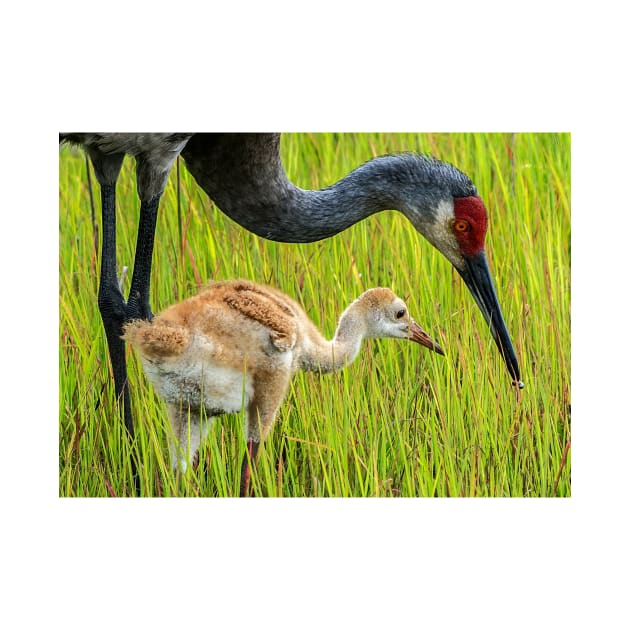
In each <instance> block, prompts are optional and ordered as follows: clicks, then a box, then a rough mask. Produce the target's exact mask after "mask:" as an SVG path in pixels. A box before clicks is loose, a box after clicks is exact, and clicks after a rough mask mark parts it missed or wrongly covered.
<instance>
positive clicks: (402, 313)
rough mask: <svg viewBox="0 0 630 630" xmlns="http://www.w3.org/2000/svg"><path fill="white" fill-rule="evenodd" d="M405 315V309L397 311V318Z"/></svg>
mask: <svg viewBox="0 0 630 630" xmlns="http://www.w3.org/2000/svg"><path fill="white" fill-rule="evenodd" d="M404 316H405V309H404V308H401V309H400V310H399V311H398V312H397V313H396V319H400V318H401V317H404Z"/></svg>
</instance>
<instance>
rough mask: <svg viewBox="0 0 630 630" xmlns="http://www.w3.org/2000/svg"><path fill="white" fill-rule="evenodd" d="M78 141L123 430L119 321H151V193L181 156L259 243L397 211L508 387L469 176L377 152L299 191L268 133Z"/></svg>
mask: <svg viewBox="0 0 630 630" xmlns="http://www.w3.org/2000/svg"><path fill="white" fill-rule="evenodd" d="M60 142H70V143H74V144H80V145H83V146H84V147H85V149H86V151H87V153H88V154H89V156H90V159H91V161H92V164H93V166H94V171H95V173H96V177H97V179H98V182H99V184H100V187H101V204H102V216H103V235H102V249H101V275H100V285H99V292H98V304H99V309H100V313H101V317H102V320H103V326H104V328H105V333H106V336H107V342H108V346H109V354H110V358H111V362H112V370H113V374H114V384H115V389H116V395H117V398H118V399H120V398H121V397H122V399H123V414H124V419H125V424H126V425H127V428H128V430H129V432H130V434H131V435H133V421H132V415H131V406H130V403H129V389H128V387H127V366H126V362H125V351H124V342H123V340H122V339H121V334H122V327H123V324H124V323H125V322H128V321H130V320H132V319H137V318H144V319H150V318H151V307H150V305H149V289H150V279H151V257H152V254H153V241H154V235H155V225H156V217H157V210H158V204H159V200H160V197H161V195H162V192H163V190H164V186H165V184H166V180H167V178H168V174H169V172H170V169H171V167H172V165H173V162H174V161H175V159H176V157H177V156H178V155H179V154H180V153H181V155H182V157H183V158H184V161H185V162H186V166H187V167H188V170H189V171H190V172H191V173H192V175H193V176H194V178H195V179H196V181H197V183H198V184H199V185H200V186H201V187H202V188H203V189H204V190H205V191H206V192H207V193H208V195H209V196H210V198H211V199H212V200H213V201H214V202H215V204H216V205H217V206H218V207H219V208H220V209H221V210H222V211H223V212H224V213H225V214H227V215H228V216H229V217H231V218H232V219H233V220H234V221H236V222H237V223H239V224H240V225H242V226H243V227H244V228H246V229H247V230H250V231H251V232H254V233H255V234H258V235H259V236H262V237H264V238H267V239H271V240H275V241H283V242H291V243H306V242H312V241H317V240H320V239H324V238H327V237H329V236H332V235H333V234H336V233H338V232H340V231H342V230H344V229H346V228H348V227H350V226H351V225H353V224H354V223H357V222H358V221H361V220H362V219H365V218H366V217H368V216H370V215H372V214H374V213H376V212H379V211H382V210H399V211H400V212H402V213H403V214H404V215H405V216H406V217H407V218H408V219H409V220H410V221H411V223H412V224H413V226H414V227H415V228H416V229H417V230H418V231H419V232H420V233H421V234H423V235H424V236H425V237H426V238H427V240H428V241H429V242H430V243H432V244H433V245H434V246H435V247H436V248H437V249H438V250H440V251H441V252H442V254H444V256H446V258H448V260H449V261H450V262H451V263H452V264H453V266H454V267H455V269H457V271H458V272H459V274H460V275H461V276H462V278H463V279H464V282H465V283H466V285H467V286H468V288H469V289H470V292H471V293H472V295H473V297H474V299H475V301H476V302H477V304H478V306H479V308H480V309H481V312H482V313H483V315H484V317H485V319H486V321H487V322H488V325H489V327H490V330H491V332H492V335H493V337H494V339H495V341H496V343H497V346H498V348H499V351H500V352H501V354H502V356H503V359H504V361H505V364H506V366H507V369H508V371H509V373H510V375H511V376H512V379H513V380H514V382H515V383H518V385H519V386H520V387H522V383H521V382H520V371H519V366H518V361H517V359H516V355H515V353H514V348H513V346H512V341H511V339H510V335H509V333H508V331H507V328H506V325H505V322H504V320H503V315H502V314H501V309H500V307H499V302H498V300H497V297H496V292H495V289H494V285H493V281H492V276H491V274H490V271H489V268H488V264H487V261H486V256H485V253H484V242H485V235H486V229H487V221H488V219H487V214H486V209H485V206H484V204H483V201H482V200H481V198H480V197H479V195H478V194H477V189H476V188H475V186H474V184H473V183H472V181H471V180H470V178H469V177H468V176H467V175H465V174H464V173H462V172H461V171H460V170H458V169H457V168H455V167H454V166H451V165H450V164H446V163H444V162H441V161H439V160H436V159H432V158H429V157H426V156H423V155H418V154H414V153H405V154H400V155H389V156H383V157H378V158H375V159H372V160H370V161H369V162H366V163H365V164H363V165H362V166H359V167H358V168H357V169H355V170H354V171H352V172H351V173H350V174H349V175H347V176H346V177H345V178H343V179H341V180H340V181H338V182H337V183H336V184H333V185H332V186H329V187H328V188H324V189H322V190H302V189H300V188H298V187H297V186H294V185H293V184H292V183H291V182H290V181H289V180H288V179H287V176H286V173H285V171H284V168H283V166H282V162H281V159H280V134H274V133H258V134H255V133H254V134H251V133H248V134H234V133H219V134H189V133H152V134H135V133H134V134H132V133H68V134H60ZM125 154H129V155H132V156H134V157H135V159H136V164H137V166H136V172H137V180H138V195H139V197H140V224H139V227H138V240H137V245H136V253H135V260H134V268H133V275H132V279H131V288H130V291H129V297H128V299H127V301H125V299H124V297H123V295H122V293H121V291H120V289H119V287H118V278H117V277H116V212H115V206H116V181H117V179H118V174H119V172H120V167H121V164H122V161H123V158H124V156H125Z"/></svg>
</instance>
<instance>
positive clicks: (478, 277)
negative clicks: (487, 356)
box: [457, 250, 525, 389]
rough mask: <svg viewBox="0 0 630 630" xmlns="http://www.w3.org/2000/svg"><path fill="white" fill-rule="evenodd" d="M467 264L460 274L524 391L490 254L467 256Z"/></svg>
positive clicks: (515, 381) (510, 369) (504, 358)
mask: <svg viewBox="0 0 630 630" xmlns="http://www.w3.org/2000/svg"><path fill="white" fill-rule="evenodd" d="M464 262H465V266H464V268H463V269H458V270H457V271H459V274H460V275H461V277H462V278H463V279H464V282H465V283H466V286H468V288H469V289H470V292H471V293H472V294H473V297H474V298H475V301H476V302H477V305H478V306H479V308H480V309H481V312H482V313H483V316H484V317H485V318H486V321H487V322H488V326H489V327H490V332H491V333H492V336H493V337H494V340H495V341H496V344H497V346H498V347H499V352H501V355H502V356H503V360H504V361H505V365H506V366H507V369H508V372H509V373H510V375H511V376H512V378H513V379H514V384H515V385H518V387H519V388H521V389H522V388H523V387H525V385H524V384H523V383H522V382H521V371H520V369H519V367H518V360H517V358H516V353H515V352H514V347H513V346H512V340H511V339H510V333H509V332H508V330H507V327H506V325H505V321H504V320H503V315H502V313H501V307H500V306H499V300H498V299H497V294H496V291H495V289H494V283H493V282H492V275H491V274H490V269H489V268H488V261H487V260H486V255H485V253H484V251H483V250H481V251H480V252H479V253H478V254H475V255H473V256H464Z"/></svg>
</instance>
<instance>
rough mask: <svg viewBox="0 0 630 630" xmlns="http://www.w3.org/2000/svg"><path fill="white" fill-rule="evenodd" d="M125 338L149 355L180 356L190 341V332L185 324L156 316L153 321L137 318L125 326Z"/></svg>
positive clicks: (157, 356) (156, 356)
mask: <svg viewBox="0 0 630 630" xmlns="http://www.w3.org/2000/svg"><path fill="white" fill-rule="evenodd" d="M122 338H123V339H125V340H127V341H128V342H129V343H130V344H131V345H132V346H135V347H136V348H138V350H139V351H140V352H141V353H142V354H144V355H146V356H149V357H155V358H159V357H171V356H178V355H180V354H182V352H184V350H185V349H186V347H187V346H188V344H189V343H190V332H189V330H188V329H187V328H184V326H181V325H180V324H177V323H175V322H169V321H168V320H162V319H160V318H159V317H156V318H155V319H154V320H153V321H152V322H148V321H146V320H144V319H135V320H133V321H131V322H129V323H127V324H125V327H124V334H123V336H122Z"/></svg>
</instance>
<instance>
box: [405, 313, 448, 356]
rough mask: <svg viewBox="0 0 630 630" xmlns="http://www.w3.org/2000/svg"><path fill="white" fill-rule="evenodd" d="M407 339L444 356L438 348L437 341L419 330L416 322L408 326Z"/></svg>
mask: <svg viewBox="0 0 630 630" xmlns="http://www.w3.org/2000/svg"><path fill="white" fill-rule="evenodd" d="M409 339H410V340H411V341H415V342H416V343H419V344H420V345H421V346H424V347H425V348H429V350H433V352H437V353H438V354H442V355H443V354H444V350H442V348H440V345H439V344H438V342H437V341H435V340H433V339H431V337H429V334H428V333H427V332H426V331H425V330H423V329H422V328H420V326H418V324H416V322H414V321H412V322H411V324H410V326H409Z"/></svg>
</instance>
